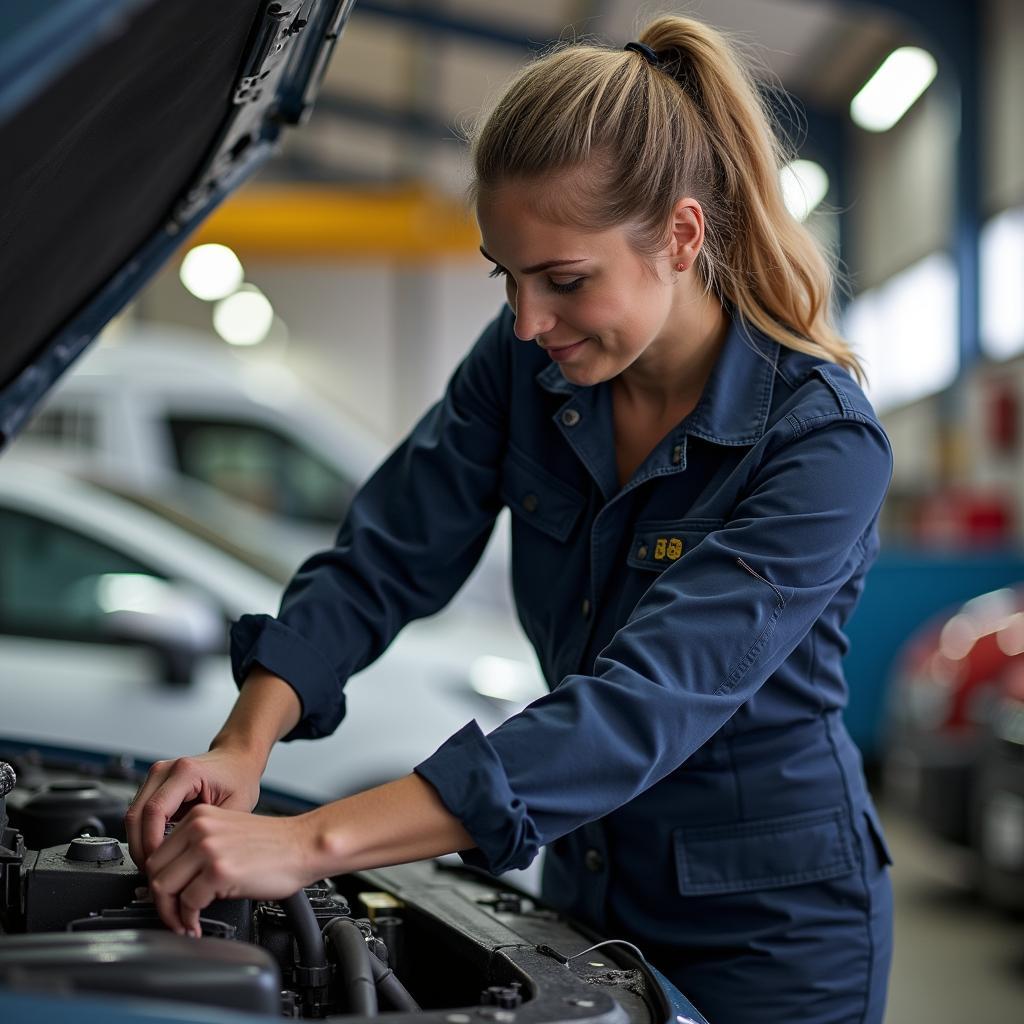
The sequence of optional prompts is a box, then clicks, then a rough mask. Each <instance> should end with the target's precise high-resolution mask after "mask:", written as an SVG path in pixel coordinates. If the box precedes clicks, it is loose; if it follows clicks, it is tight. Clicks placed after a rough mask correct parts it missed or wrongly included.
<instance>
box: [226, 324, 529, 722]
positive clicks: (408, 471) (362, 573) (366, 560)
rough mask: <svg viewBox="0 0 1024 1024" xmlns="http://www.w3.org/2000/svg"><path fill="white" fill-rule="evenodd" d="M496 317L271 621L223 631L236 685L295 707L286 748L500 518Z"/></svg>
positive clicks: (452, 589)
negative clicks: (268, 681)
mask: <svg viewBox="0 0 1024 1024" xmlns="http://www.w3.org/2000/svg"><path fill="white" fill-rule="evenodd" d="M506 318H507V313H503V314H502V316H500V317H498V318H497V319H496V320H495V321H494V322H493V323H492V324H491V325H490V326H489V327H488V329H487V330H486V331H485V332H484V333H483V335H482V336H481V337H480V339H479V340H478V341H477V343H476V345H474V347H473V349H472V350H471V351H470V353H469V355H468V356H467V357H466V359H465V360H463V362H462V363H461V364H460V366H459V367H458V369H457V370H456V372H455V373H454V375H453V376H452V379H451V381H450V382H449V385H448V388H447V389H446V392H445V395H444V397H443V399H442V400H441V401H440V402H438V403H437V404H436V405H435V406H434V407H433V408H432V409H430V410H429V411H428V412H427V414H426V415H425V416H424V417H423V419H422V420H420V422H419V423H418V424H417V425H416V427H415V428H414V429H413V430H412V432H411V434H410V435H409V436H408V438H406V440H405V441H404V442H403V443H402V444H401V445H400V446H399V447H398V448H397V449H396V450H395V451H394V452H393V453H392V455H391V456H390V457H389V458H388V459H387V460H386V461H385V462H384V463H383V465H382V466H381V467H380V468H379V469H378V470H377V472H376V473H374V475H373V476H372V477H371V478H370V480H369V481H368V482H367V483H366V485H365V486H364V487H363V488H362V489H361V490H360V492H359V494H358V495H357V496H356V498H355V500H354V501H353V503H352V506H351V508H350V509H349V513H348V515H347V517H346V519H345V522H344V523H343V525H342V527H341V529H340V531H339V533H338V537H337V540H336V543H335V545H334V547H333V548H330V549H328V550H326V551H321V552H318V553H317V554H315V555H313V556H312V557H311V558H309V559H308V560H307V561H306V562H305V563H304V564H303V565H302V567H301V568H300V569H299V571H298V572H297V573H296V575H295V577H294V578H293V579H292V581H291V583H290V584H289V585H288V587H287V589H286V590H285V593H284V596H283V598H282V601H281V607H280V611H279V612H278V615H277V616H276V617H272V616H268V615H245V616H243V617H242V618H241V619H240V620H239V621H238V622H237V623H235V625H234V626H233V627H232V631H231V659H232V672H233V675H234V678H235V681H236V683H238V684H239V685H241V684H242V683H243V682H244V680H245V678H246V676H247V674H248V673H249V671H250V670H251V669H252V667H253V665H254V664H257V663H258V664H260V665H262V666H263V667H264V668H266V669H268V670H269V671H271V672H273V673H274V674H275V675H278V676H280V677H281V678H282V679H284V680H285V681H286V682H288V683H289V685H290V686H291V687H292V688H293V689H294V690H295V692H296V694H297V695H298V697H299V699H300V701H301V702H302V709H303V710H302V717H301V719H300V721H299V724H298V725H297V726H296V728H295V729H294V730H293V731H292V732H291V733H289V734H288V735H287V736H286V737H285V739H286V740H290V739H297V738H313V737H318V736H324V735H327V734H329V733H330V732H332V731H333V730H334V729H335V728H336V727H337V725H338V723H339V722H340V721H341V719H342V717H343V716H344V713H345V701H344V696H343V687H344V685H345V683H346V681H347V680H348V678H349V677H350V676H351V675H352V674H353V673H355V672H358V671H359V670H360V669H362V668H365V667H366V666H367V665H369V664H370V663H371V662H372V661H374V660H375V659H376V658H377V657H379V656H380V655H381V654H382V653H383V651H384V650H385V649H386V648H387V646H388V644H390V642H391V641H392V640H393V639H394V637H395V635H396V634H397V633H398V632H399V630H400V629H401V628H402V627H403V626H404V625H405V624H406V623H407V622H410V621H411V620H413V619H417V618H422V617H424V616H427V615H432V614H434V613H435V612H437V611H439V610H440V609H441V608H443V607H444V605H445V604H446V603H447V602H448V601H449V600H450V599H451V597H452V596H453V595H454V594H455V593H456V591H457V590H458V589H459V587H460V586H461V585H462V583H463V582H464V581H465V580H466V578H467V577H468V576H469V574H470V573H471V572H472V570H473V568H474V566H475V565H476V564H477V562H478V561H479V559H480V556H481V554H482V553H483V550H484V548H485V547H486V544H487V540H488V538H489V537H490V534H491V531H492V529H493V526H494V521H495V518H496V516H497V514H498V511H499V510H500V508H501V501H500V497H499V486H498V467H499V465H500V461H501V452H502V451H503V450H504V447H505V444H506V435H507V415H508V408H507V406H508V399H507V392H508V383H507V382H508V374H509V369H508V365H507V358H508V355H509V353H508V348H507V345H506V339H507V337H508V336H509V334H510V332H509V331H508V330H507V324H506V323H505V320H506Z"/></svg>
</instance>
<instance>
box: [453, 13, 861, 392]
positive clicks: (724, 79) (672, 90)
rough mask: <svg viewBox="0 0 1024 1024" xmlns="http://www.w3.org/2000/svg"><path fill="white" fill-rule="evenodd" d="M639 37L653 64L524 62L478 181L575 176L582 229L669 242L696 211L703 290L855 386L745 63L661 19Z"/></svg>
mask: <svg viewBox="0 0 1024 1024" xmlns="http://www.w3.org/2000/svg"><path fill="white" fill-rule="evenodd" d="M638 41H639V42H641V43H643V44H645V45H646V46H648V47H650V48H651V49H652V50H653V51H654V53H655V54H656V55H657V58H658V66H652V65H651V64H650V63H649V62H648V61H647V59H645V57H644V56H643V55H641V54H639V53H636V52H634V51H627V50H613V49H609V48H605V47H600V46H594V45H570V46H565V47H562V48H559V49H556V50H554V51H553V52H551V53H548V54H547V55H545V56H543V57H541V58H539V59H538V60H537V61H535V62H534V63H532V64H530V65H528V66H527V67H525V68H524V69H523V70H522V71H521V72H520V73H519V74H518V75H517V76H516V78H515V79H513V81H512V83H511V84H510V85H509V87H508V89H507V90H506V91H505V93H504V94H503V96H502V97H501V98H500V100H499V101H498V103H497V105H496V106H495V107H494V109H493V110H492V111H491V112H490V114H489V115H488V116H487V117H486V118H485V119H484V121H483V123H482V124H481V125H480V127H479V128H478V130H477V131H476V132H475V134H474V135H473V136H472V137H471V143H472V155H473V166H474V171H475V183H474V188H475V189H479V188H481V187H488V186H492V185H495V184H497V183H499V182H501V181H504V180H509V179H518V178H529V177H534V176H537V175H544V174H548V173H550V172H578V171H582V170H585V171H586V172H587V173H585V174H574V175H573V189H572V191H571V194H570V193H569V192H568V191H567V192H565V193H564V194H563V196H562V199H563V202H562V204H561V206H562V209H561V211H560V213H561V215H562V216H564V217H565V218H567V219H569V220H571V221H573V222H575V223H578V224H579V225H580V226H582V227H591V228H597V229H601V228H605V227H612V226H615V225H619V224H624V223H630V224H635V225H638V229H637V235H636V237H635V244H636V246H637V248H638V249H639V250H640V251H644V252H648V253H651V254H653V253H654V252H657V251H658V250H659V249H660V248H661V247H662V246H663V245H664V243H665V241H666V230H667V225H668V223H669V217H670V214H671V211H672V209H673V207H674V205H675V203H676V201H677V200H678V199H680V198H682V197H683V196H693V197H694V198H695V199H697V200H698V201H699V202H700V204H701V206H702V208H703V210H704V222H705V238H704V246H703V248H702V250H701V254H700V257H699V259H698V262H697V265H696V266H697V271H698V273H699V274H700V276H701V279H702V281H703V283H704V285H705V287H706V288H707V289H709V290H710V291H713V292H714V293H715V294H716V295H717V296H718V297H719V298H720V299H721V300H722V301H723V302H726V303H729V304H731V305H732V306H733V307H734V308H735V309H736V310H737V312H738V313H739V314H740V315H741V316H742V317H743V318H744V319H745V320H746V321H747V322H748V323H750V324H752V325H753V326H755V327H756V328H758V329H759V330H761V331H763V332H764V333H765V334H767V335H768V336H769V337H771V338H774V339H775V340H776V341H778V342H780V343H781V344H783V345H786V346H788V347H789V348H792V349H796V350H798V351H801V352H807V353H809V354H811V355H815V356H818V357H819V358H823V359H827V360H829V361H830V362H834V363H837V364H839V365H840V366H843V367H844V368H846V369H847V370H849V371H850V372H851V373H852V374H854V376H856V377H857V379H858V380H861V381H863V371H862V369H861V366H860V363H859V361H858V359H857V357H856V356H855V355H854V353H853V352H852V351H851V350H850V348H849V346H848V345H847V344H846V342H845V341H844V340H843V339H842V338H841V337H840V335H839V334H838V332H837V331H836V329H835V327H834V326H833V323H832V297H833V290H834V281H833V274H832V270H831V268H830V266H829V263H828V261H827V259H826V258H825V256H824V254H823V253H822V251H821V249H820V248H819V246H818V243H817V242H816V241H815V239H814V238H813V236H812V235H811V234H810V232H809V231H808V230H807V228H806V227H804V225H803V224H801V223H800V222H799V221H797V220H796V219H795V218H794V217H793V216H792V214H790V212H789V211H788V210H787V208H786V205H785V202H784V201H783V197H782V188H781V185H780V182H779V170H780V168H781V167H782V164H783V152H782V144H781V142H780V141H779V139H778V138H777V137H776V135H775V134H774V133H773V131H772V123H773V122H772V118H771V115H770V113H769V112H768V110H767V109H766V106H765V104H764V102H763V101H762V99H761V97H760V94H759V92H758V89H757V86H756V85H755V83H754V80H753V77H752V75H751V74H750V72H749V70H748V69H747V67H746V66H745V65H744V63H743V61H742V60H741V59H740V57H739V56H738V54H737V53H736V51H735V50H734V48H733V46H732V45H731V44H730V43H729V42H728V41H727V40H726V38H725V37H724V36H723V35H722V34H721V33H720V32H718V31H716V30H715V29H713V28H711V27H709V26H708V25H705V24H703V23H702V22H699V21H695V20H693V19H690V18H682V17H676V16H671V15H667V16H664V17H661V18H657V19H656V20H655V21H653V22H651V23H650V24H649V25H648V26H647V27H646V28H645V29H644V30H643V32H642V33H641V34H640V36H639V40H638Z"/></svg>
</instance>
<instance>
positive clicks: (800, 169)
mask: <svg viewBox="0 0 1024 1024" xmlns="http://www.w3.org/2000/svg"><path fill="white" fill-rule="evenodd" d="M779 177H780V179H781V182H782V197H783V199H784V200H785V201H786V209H787V210H789V212H790V213H791V214H793V216H794V217H796V219H797V220H801V221H802V220H806V219H807V218H808V217H809V216H810V214H811V213H812V212H813V210H814V209H815V208H816V207H817V206H818V204H819V203H821V201H822V200H823V199H824V198H825V196H826V194H827V193H828V175H827V174H826V173H825V168H824V167H822V166H821V164H818V163H815V162H814V161H813V160H793V161H792V162H791V163H788V164H786V166H785V167H783V168H782V170H781V172H780V174H779Z"/></svg>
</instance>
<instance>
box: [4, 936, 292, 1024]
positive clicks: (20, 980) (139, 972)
mask: <svg viewBox="0 0 1024 1024" xmlns="http://www.w3.org/2000/svg"><path fill="white" fill-rule="evenodd" d="M0 986H6V987H9V988H13V989H22V990H24V989H29V990H43V991H48V992H53V991H58V992H116V993H117V994H118V995H125V996H140V997H145V998H147V999H170V1000H173V1001H175V1002H189V1003H201V1004H202V1005H204V1006H218V1007H227V1008H231V1009H235V1010H250V1011H253V1012H255V1013H266V1014H272V1015H278V1014H280V1011H281V974H280V971H279V970H278V967H277V964H276V963H275V962H274V958H273V957H272V956H271V955H270V954H269V953H267V952H266V950H263V949H260V948H259V947H258V946H251V945H248V944H246V943H241V942H231V941H228V940H226V939H190V938H186V937H185V936H183V935H171V934H170V933H161V932H140V931H114V932H86V933H75V932H72V933H51V934H43V935H11V936H0Z"/></svg>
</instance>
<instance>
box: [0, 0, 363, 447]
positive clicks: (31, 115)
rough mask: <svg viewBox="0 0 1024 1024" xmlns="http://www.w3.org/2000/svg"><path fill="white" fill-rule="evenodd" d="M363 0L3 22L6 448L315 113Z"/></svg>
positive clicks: (136, 6) (37, 9)
mask: <svg viewBox="0 0 1024 1024" xmlns="http://www.w3.org/2000/svg"><path fill="white" fill-rule="evenodd" d="M353 4H354V0H280V2H269V0H216V2H215V3H211V2H210V0H174V2H173V3H168V2H166V0H163V2H161V0H50V2H48V3H45V4H43V3H37V4H18V5H8V10H6V11H5V13H4V22H5V23H4V24H3V25H2V26H0V153H2V157H0V196H2V199H0V310H3V322H2V326H0V449H2V448H3V447H4V446H5V445H6V444H7V443H8V442H9V441H10V440H11V438H12V437H13V436H14V435H15V434H16V433H17V431H18V429H19V428H20V427H21V426H22V425H23V424H24V423H25V421H26V420H27V418H28V417H29V415H30V413H31V412H32V410H33V408H34V407H35V405H36V404H37V403H38V402H39V400H40V399H41V398H42V397H43V396H44V395H45V394H46V392H47V390H48V389H49V388H50V386H51V385H52V384H53V383H54V381H56V380H57V378H58V377H60V375H61V374H62V373H63V372H64V371H65V370H66V369H67V367H68V366H69V365H70V364H71V363H72V362H73V361H74V360H75V359H76V358H77V357H78V356H79V355H80V354H81V353H82V351H83V350H84V349H85V348H86V347H87V346H88V344H89V343H90V342H91V341H92V340H93V338H95V337H96V335H97V334H98V333H99V331H100V330H101V329H102V328H103V326H104V325H105V324H106V323H107V322H108V321H109V320H110V319H111V318H112V317H113V316H114V315H115V314H116V313H118V312H119V311H120V310H121V309H122V308H123V307H124V305H125V304H126V303H127V302H129V301H130V300H131V299H132V298H133V297H134V296H135V294H136V293H137V292H138V291H139V290H140V288H141V287H142V286H143V285H144V284H145V283H146V281H148V280H149V278H150V277H151V276H152V275H153V274H154V273H155V272H156V271H157V270H158V269H159V267H160V266H161V265H162V264H163V263H164V262H165V261H166V260H167V259H168V257H169V256H170V255H171V254H172V253H173V252H174V251H175V250H176V249H177V248H178V247H179V246H180V245H181V243H182V241H183V239H184V237H185V236H186V235H187V234H189V233H190V232H191V231H193V230H194V229H195V228H196V227H197V226H198V224H199V223H200V222H201V221H202V220H203V219H204V218H205V217H206V216H207V215H208V214H209V213H210V212H211V210H213V208H214V207H215V206H216V205H217V204H218V203H219V202H221V200H223V199H224V197H225V196H227V195H228V194H229V193H230V192H232V191H233V190H234V189H235V188H236V187H237V186H238V185H239V184H240V183H241V182H242V181H243V180H244V179H245V178H246V177H247V176H248V175H249V174H251V173H252V172H253V170H255V169H256V168H257V167H258V166H259V165H260V164H261V163H262V162H263V161H264V160H265V159H266V158H267V156H268V155H269V154H270V152H271V151H272V149H273V147H274V145H275V143H276V141H277V139H278V137H279V135H280V132H281V129H282V127H283V126H284V125H290V124H299V123H301V122H302V121H303V120H304V119H305V118H306V116H307V115H308V113H309V111H310V109H311V106H312V103H313V99H314V97H315V94H316V92H317V89H318V87H319V84H320V80H321V78H322V75H323V72H324V69H325V67H326V64H327V60H328V58H329V56H330V53H331V50H332V48H333V46H334V43H335V41H336V40H337V37H338V34H339V33H340V31H341V28H342V26H343V25H344V23H345V21H346V19H347V17H348V15H349V12H350V11H351V9H352V7H353Z"/></svg>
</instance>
